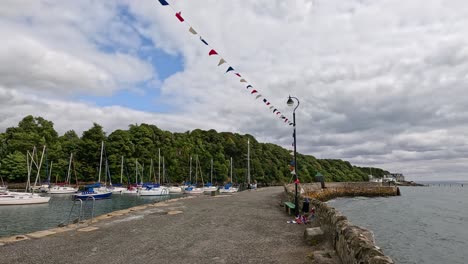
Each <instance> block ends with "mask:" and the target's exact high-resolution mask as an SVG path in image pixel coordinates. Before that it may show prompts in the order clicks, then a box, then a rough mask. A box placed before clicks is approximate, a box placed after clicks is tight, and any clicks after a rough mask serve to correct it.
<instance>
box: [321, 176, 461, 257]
mask: <svg viewBox="0 0 468 264" xmlns="http://www.w3.org/2000/svg"><path fill="white" fill-rule="evenodd" d="M400 190H401V194H402V195H401V196H399V197H390V198H362V197H358V198H340V199H335V200H332V201H329V202H328V204H329V205H331V206H333V207H335V208H337V209H338V210H339V211H341V212H342V213H343V214H344V215H346V216H347V217H348V219H349V220H350V221H351V222H352V223H353V224H355V225H359V226H363V227H366V228H368V229H370V230H372V231H373V232H374V235H375V240H376V242H377V245H378V246H379V247H381V248H382V249H383V251H384V253H385V254H386V255H388V256H390V257H391V258H392V259H393V260H394V261H395V263H418V264H421V263H430V264H438V263H453V264H455V263H457V264H458V263H459V264H466V263H468V184H464V187H461V185H460V184H452V186H451V187H450V186H449V185H443V184H442V185H441V186H440V187H439V186H438V185H435V186H430V187H400Z"/></svg>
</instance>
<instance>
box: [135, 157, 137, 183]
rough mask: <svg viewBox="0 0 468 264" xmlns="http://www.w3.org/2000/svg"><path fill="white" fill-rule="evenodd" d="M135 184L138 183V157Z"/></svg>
mask: <svg viewBox="0 0 468 264" xmlns="http://www.w3.org/2000/svg"><path fill="white" fill-rule="evenodd" d="M135 184H136V185H138V159H135Z"/></svg>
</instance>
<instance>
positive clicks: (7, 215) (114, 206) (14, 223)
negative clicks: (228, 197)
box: [0, 194, 180, 237]
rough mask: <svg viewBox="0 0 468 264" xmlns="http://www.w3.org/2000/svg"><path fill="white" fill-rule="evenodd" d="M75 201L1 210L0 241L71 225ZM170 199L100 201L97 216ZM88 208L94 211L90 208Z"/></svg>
mask: <svg viewBox="0 0 468 264" xmlns="http://www.w3.org/2000/svg"><path fill="white" fill-rule="evenodd" d="M174 196H177V195H172V194H171V196H170V197H171V198H172V197H174ZM179 196H180V195H179ZM71 197H72V196H71V195H66V194H64V195H52V196H51V199H50V201H49V203H45V204H32V205H8V206H0V237H5V236H12V235H19V234H26V233H30V232H35V231H40V230H46V229H50V228H54V227H57V226H58V225H59V224H61V223H67V222H68V218H69V215H70V210H71V209H72V206H73V200H72V199H71ZM170 197H168V196H137V195H120V194H112V196H111V198H110V199H103V200H96V202H95V204H94V206H95V208H94V215H95V216H98V215H101V214H105V213H109V212H112V211H116V210H121V209H126V208H130V207H133V206H138V205H142V204H147V203H153V202H158V201H162V200H167V199H169V198H170ZM87 208H90V207H89V204H88V207H87ZM85 209H86V208H85ZM87 210H88V211H89V209H87ZM75 218H76V217H75ZM72 220H73V219H72Z"/></svg>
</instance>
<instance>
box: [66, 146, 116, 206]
mask: <svg viewBox="0 0 468 264" xmlns="http://www.w3.org/2000/svg"><path fill="white" fill-rule="evenodd" d="M103 151H104V141H102V143H101V158H100V160H99V173H98V174H99V176H98V182H97V183H95V184H90V185H86V186H85V190H84V191H82V192H79V193H77V194H75V195H73V198H74V199H88V198H91V197H94V199H106V198H110V197H111V195H112V192H111V191H110V190H108V189H107V187H106V186H105V185H104V186H102V185H101V169H102V154H103ZM107 176H110V175H108V167H107V160H106V177H107ZM106 180H107V178H106Z"/></svg>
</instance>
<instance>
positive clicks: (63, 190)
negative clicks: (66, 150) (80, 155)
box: [47, 153, 78, 194]
mask: <svg viewBox="0 0 468 264" xmlns="http://www.w3.org/2000/svg"><path fill="white" fill-rule="evenodd" d="M72 162H73V153H71V154H70V161H69V162H68V173H67V179H66V180H65V183H64V184H61V185H60V184H57V183H56V184H55V185H54V186H52V187H50V188H49V190H48V191H47V192H48V193H50V194H69V193H76V192H77V191H78V188H77V187H72V186H70V185H69V183H70V180H71V166H72ZM50 167H51V168H50V170H51V171H52V164H51V165H50ZM75 179H76V173H75Z"/></svg>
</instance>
